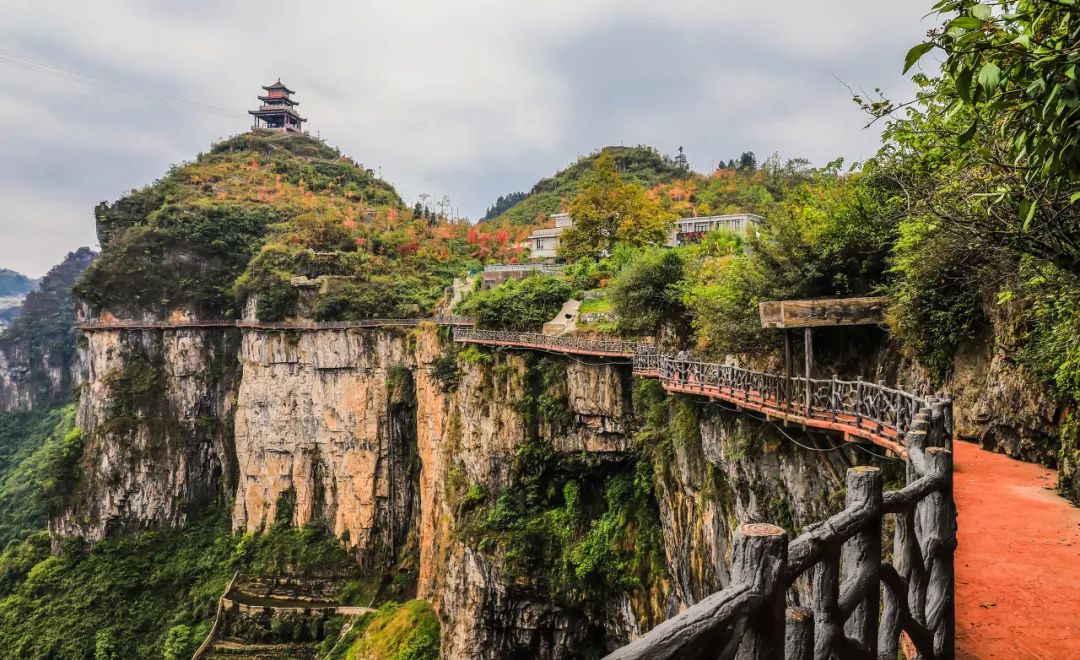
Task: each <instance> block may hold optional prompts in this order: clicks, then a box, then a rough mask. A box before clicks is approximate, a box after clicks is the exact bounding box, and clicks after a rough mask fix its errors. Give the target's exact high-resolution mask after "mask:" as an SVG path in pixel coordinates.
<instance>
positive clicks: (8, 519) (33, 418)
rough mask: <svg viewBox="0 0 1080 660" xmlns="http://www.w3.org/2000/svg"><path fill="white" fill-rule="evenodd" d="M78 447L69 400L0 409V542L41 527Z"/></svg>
mask: <svg viewBox="0 0 1080 660" xmlns="http://www.w3.org/2000/svg"><path fill="white" fill-rule="evenodd" d="M81 448H82V446H81V438H80V433H79V429H78V428H76V426H75V406H74V404H69V405H67V406H64V407H62V408H53V409H42V410H35V411H33V412H13V413H6V414H3V415H0V547H2V546H4V545H7V543H8V542H9V541H12V540H15V539H20V538H23V537H25V536H27V535H28V534H32V533H34V532H37V531H38V530H41V529H44V528H45V525H46V523H47V522H48V513H49V508H50V505H51V504H53V503H54V502H55V500H56V498H57V497H58V495H59V493H60V492H61V491H62V490H63V489H64V487H65V486H66V485H67V484H68V483H69V482H70V481H71V479H72V478H74V476H75V475H74V467H75V462H76V460H77V459H78V456H79V453H80V451H81Z"/></svg>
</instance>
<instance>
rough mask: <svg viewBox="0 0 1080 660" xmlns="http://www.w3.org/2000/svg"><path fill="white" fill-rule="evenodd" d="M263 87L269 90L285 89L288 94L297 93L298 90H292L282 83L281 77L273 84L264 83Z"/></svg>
mask: <svg viewBox="0 0 1080 660" xmlns="http://www.w3.org/2000/svg"><path fill="white" fill-rule="evenodd" d="M263 89H265V90H266V91H268V92H269V91H270V90H272V89H281V90H284V91H285V93H286V94H295V93H296V92H294V91H292V90H291V89H289V88H288V87H286V86H285V85H283V84H282V83H281V78H278V81H277V82H276V83H274V84H273V85H263Z"/></svg>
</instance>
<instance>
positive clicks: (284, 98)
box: [259, 96, 300, 105]
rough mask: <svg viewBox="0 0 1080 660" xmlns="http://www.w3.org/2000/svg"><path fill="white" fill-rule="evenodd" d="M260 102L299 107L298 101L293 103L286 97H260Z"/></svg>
mask: <svg viewBox="0 0 1080 660" xmlns="http://www.w3.org/2000/svg"><path fill="white" fill-rule="evenodd" d="M259 100H260V101H284V102H285V103H286V104H287V105H300V101H294V100H292V99H290V98H289V97H288V96H260V97H259Z"/></svg>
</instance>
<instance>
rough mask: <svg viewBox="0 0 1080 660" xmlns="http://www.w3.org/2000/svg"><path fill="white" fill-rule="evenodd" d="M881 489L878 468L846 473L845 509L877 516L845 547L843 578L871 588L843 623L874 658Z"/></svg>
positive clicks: (879, 562)
mask: <svg viewBox="0 0 1080 660" xmlns="http://www.w3.org/2000/svg"><path fill="white" fill-rule="evenodd" d="M881 487H882V477H881V470H879V469H878V468H876V467H872V466H869V465H860V466H858V467H853V468H851V469H850V470H848V472H847V506H846V508H848V509H853V508H868V509H870V510H872V511H873V512H874V514H875V516H876V517H875V518H874V522H873V523H871V524H869V525H867V526H866V527H865V528H864V529H863V530H862V531H860V532H859V533H858V534H856V535H855V536H853V537H851V539H850V540H849V541H848V542H847V543H846V544H845V546H844V552H843V566H844V579H845V580H846V581H847V583H848V584H853V585H854V584H857V583H861V582H868V583H869V584H870V585H871V586H870V588H868V589H867V591H866V595H865V596H864V597H863V598H862V599H861V600H860V601H859V604H858V605H856V606H855V609H854V610H853V611H852V612H851V616H849V617H848V619H847V621H846V622H845V623H844V632H845V633H846V634H847V636H848V637H850V638H851V639H854V640H855V641H857V642H859V643H860V644H861V645H862V646H863V647H865V648H867V649H869V651H870V654H871V655H872V656H876V655H877V627H878V625H877V624H878V603H879V602H880V594H881V589H880V587H879V580H880V577H879V575H878V574H879V572H880V568H881V502H882V495H881Z"/></svg>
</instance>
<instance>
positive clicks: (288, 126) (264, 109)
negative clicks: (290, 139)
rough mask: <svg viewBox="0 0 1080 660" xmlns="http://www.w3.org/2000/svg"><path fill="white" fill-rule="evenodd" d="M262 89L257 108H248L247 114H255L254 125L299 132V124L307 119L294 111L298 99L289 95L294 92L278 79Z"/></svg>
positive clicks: (287, 131) (286, 131)
mask: <svg viewBox="0 0 1080 660" xmlns="http://www.w3.org/2000/svg"><path fill="white" fill-rule="evenodd" d="M263 89H264V90H266V95H265V96H260V97H259V101H260V105H259V109H258V110H248V114H249V115H254V116H255V126H254V127H255V128H269V129H272V130H275V131H282V132H285V133H299V132H300V131H301V128H300V126H301V124H303V123H304V122H305V121H307V120H306V119H304V118H303V117H301V116H300V113H299V112H297V111H296V106H298V105H300V103H299V101H295V100H293V99H292V98H291V97H290V95H292V94H295V93H296V92H294V91H292V90H291V89H289V88H288V87H286V86H285V85H283V84H281V80H280V79H279V80H278V81H277V82H276V83H274V84H273V85H264V86H263Z"/></svg>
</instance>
